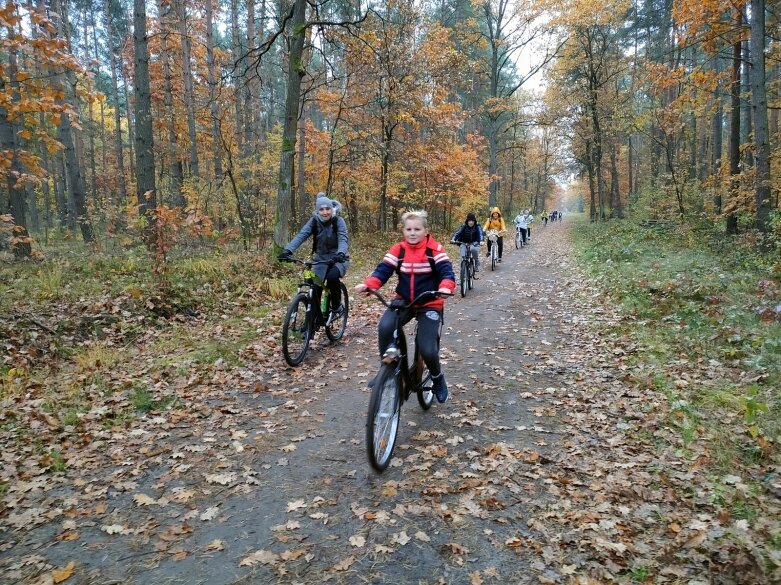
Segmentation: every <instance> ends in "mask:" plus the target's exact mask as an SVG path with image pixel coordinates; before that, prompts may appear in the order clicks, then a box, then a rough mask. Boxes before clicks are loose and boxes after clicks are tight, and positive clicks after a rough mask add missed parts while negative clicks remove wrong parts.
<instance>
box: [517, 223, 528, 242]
mask: <svg viewBox="0 0 781 585" xmlns="http://www.w3.org/2000/svg"><path fill="white" fill-rule="evenodd" d="M518 229H519V230H521V241H522V242H523V243H524V244H525V243H526V242H527V241H528V239H529V233H530V232H531V230H530V229H529V228H527V227H525V228H518Z"/></svg>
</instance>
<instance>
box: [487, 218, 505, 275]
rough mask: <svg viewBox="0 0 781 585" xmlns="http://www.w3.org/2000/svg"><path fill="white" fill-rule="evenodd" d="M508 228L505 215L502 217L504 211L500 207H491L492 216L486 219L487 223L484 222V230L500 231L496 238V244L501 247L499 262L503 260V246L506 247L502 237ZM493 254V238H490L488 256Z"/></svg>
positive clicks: (498, 252)
mask: <svg viewBox="0 0 781 585" xmlns="http://www.w3.org/2000/svg"><path fill="white" fill-rule="evenodd" d="M506 229H507V226H506V225H505V223H504V217H502V212H501V210H500V209H499V208H498V207H494V208H493V209H491V217H489V218H488V219H487V220H485V224H483V230H485V231H486V233H487V232H489V231H490V230H496V231H497V232H499V237H498V238H496V245H497V246H498V247H499V249H498V250H497V254H496V255H497V257H498V259H499V262H501V261H502V248H503V247H504V238H502V235H501V234H502V233H503V232H504V231H505V230H506ZM490 255H491V240H488V253H487V254H486V256H490Z"/></svg>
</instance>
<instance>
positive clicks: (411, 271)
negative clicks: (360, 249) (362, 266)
mask: <svg viewBox="0 0 781 585" xmlns="http://www.w3.org/2000/svg"><path fill="white" fill-rule="evenodd" d="M402 247H403V248H404V253H403V254H401V249H402ZM426 248H428V249H430V250H431V253H432V255H433V258H434V268H435V270H432V269H431V264H430V262H429V259H428V256H427V255H426ZM400 255H401V256H403V258H402V261H401V266H400V267H399V256H400ZM397 268H398V272H399V284H398V285H397V286H396V294H397V295H398V296H399V297H401V298H403V299H406V300H408V301H409V300H411V299H414V298H415V297H416V296H418V295H419V294H421V293H423V292H426V291H434V290H438V289H440V288H447V289H449V290H450V292H453V290H454V289H455V288H456V275H455V274H454V273H453V264H452V263H451V262H450V258H449V257H448V255H447V252H445V248H444V246H442V244H440V243H439V242H437V241H435V240H434V238H432V237H431V236H430V235H429V236H426V239H424V240H422V241H421V242H420V243H418V244H415V245H414V246H413V245H411V244H408V243H407V242H399V243H398V244H394V245H393V246H391V249H390V250H388V252H387V253H386V254H385V257H384V258H383V259H382V262H380V263H379V264H378V265H377V268H375V269H374V272H372V274H371V276H370V277H369V278H367V279H366V280H365V281H364V284H365V285H366V286H367V287H369V288H371V289H378V288H380V287H381V286H382V285H383V284H385V283H386V282H387V281H388V279H389V278H390V277H391V276H392V275H393V273H394V272H396V271H397ZM420 306H421V307H431V308H432V309H442V308H443V307H444V306H445V299H434V300H432V301H429V302H427V303H423V304H422V305H420Z"/></svg>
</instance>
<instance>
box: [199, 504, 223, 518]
mask: <svg viewBox="0 0 781 585" xmlns="http://www.w3.org/2000/svg"><path fill="white" fill-rule="evenodd" d="M219 514H220V507H219V506H212V507H211V508H206V511H205V512H204V513H203V514H201V520H203V521H208V520H214V519H215V518H216V517H217V516H219Z"/></svg>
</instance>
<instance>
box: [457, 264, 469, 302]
mask: <svg viewBox="0 0 781 585" xmlns="http://www.w3.org/2000/svg"><path fill="white" fill-rule="evenodd" d="M468 277H469V268H467V263H466V260H461V269H460V271H459V275H458V279H459V281H460V282H459V284H460V286H461V296H462V297H465V296H466V290H467V287H468V282H467V278H468Z"/></svg>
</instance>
